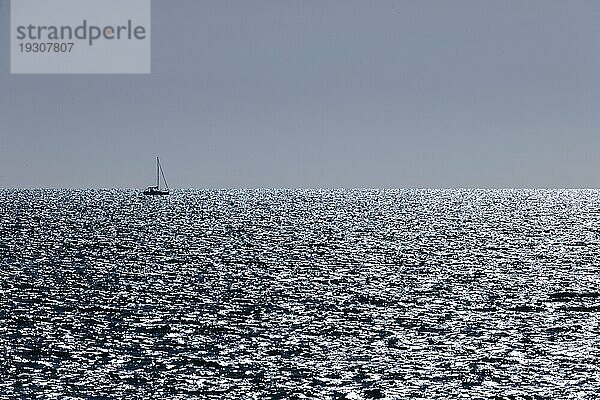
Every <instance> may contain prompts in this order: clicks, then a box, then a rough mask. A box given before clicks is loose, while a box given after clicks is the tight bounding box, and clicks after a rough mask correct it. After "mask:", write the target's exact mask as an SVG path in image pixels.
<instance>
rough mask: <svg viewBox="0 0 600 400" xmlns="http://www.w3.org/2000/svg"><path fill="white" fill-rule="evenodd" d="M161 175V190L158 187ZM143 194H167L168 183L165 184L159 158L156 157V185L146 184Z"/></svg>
mask: <svg viewBox="0 0 600 400" xmlns="http://www.w3.org/2000/svg"><path fill="white" fill-rule="evenodd" d="M161 176H162V180H163V182H164V183H165V189H164V190H161V188H160V177H161ZM144 194H145V195H146V196H166V195H168V194H169V185H168V184H167V180H166V179H165V173H164V172H163V169H162V166H161V165H160V160H159V159H158V157H156V186H148V188H147V189H146V190H144Z"/></svg>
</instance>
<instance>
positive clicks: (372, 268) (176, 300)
mask: <svg viewBox="0 0 600 400" xmlns="http://www.w3.org/2000/svg"><path fill="white" fill-rule="evenodd" d="M599 250H600V191H597V190H469V189H456V190H441V189H440V190H426V189H406V190H401V189H399V190H391V189H390V190H377V189H356V190H342V189H339V190H317V189H310V190H308V189H306V190H304V189H298V190H291V189H290V190H283V189H281V190H279V189H260V190H259V189H257V190H175V191H174V192H173V194H172V195H171V196H165V197H145V196H143V195H141V193H140V191H139V190H109V189H106V190H45V189H0V399H597V398H600V335H599V333H600V317H599V316H600V252H599Z"/></svg>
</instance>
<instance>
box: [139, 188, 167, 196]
mask: <svg viewBox="0 0 600 400" xmlns="http://www.w3.org/2000/svg"><path fill="white" fill-rule="evenodd" d="M144 195H146V196H168V195H169V192H168V191H166V190H156V189H146V190H144Z"/></svg>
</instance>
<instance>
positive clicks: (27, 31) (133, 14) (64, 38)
mask: <svg viewBox="0 0 600 400" xmlns="http://www.w3.org/2000/svg"><path fill="white" fill-rule="evenodd" d="M150 1H151V0H12V1H11V7H10V10H11V19H10V21H11V27H10V51H11V62H10V68H11V73H13V74H86V73H87V74H148V73H150V70H151V68H150V51H151V45H150V28H151V16H150Z"/></svg>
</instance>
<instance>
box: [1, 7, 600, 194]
mask: <svg viewBox="0 0 600 400" xmlns="http://www.w3.org/2000/svg"><path fill="white" fill-rule="evenodd" d="M152 7H153V8H152V20H153V24H152V74H151V75H56V76H55V75H10V60H9V47H8V44H9V30H8V25H9V9H8V2H7V0H0V187H142V186H145V185H147V184H150V183H151V182H152V180H153V178H154V175H153V174H154V164H153V163H154V161H153V157H154V155H155V154H157V153H158V154H160V156H161V159H162V161H163V165H164V168H165V173H166V175H167V179H168V180H169V183H170V184H171V186H174V187H200V188H203V187H280V186H284V187H457V186H460V187H598V186H600V79H599V77H600V23H599V21H600V1H593V0H581V1H579V0H574V1H552V0H527V1H525V0H519V1H516V0H505V1H492V0H490V1H481V0H472V1H466V0H455V1H448V0H439V1H430V0H418V1H417V0H413V1H400V0H395V1H383V0H368V1H367V0H361V1H353V0H339V1H337V0H336V1H334V0H305V1H300V0H295V1H291V0H268V1H267V0H262V1H256V0H251V1H242V0H239V1H226V0H214V1H199V0H169V1H167V0H154V1H153V4H152Z"/></svg>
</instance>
